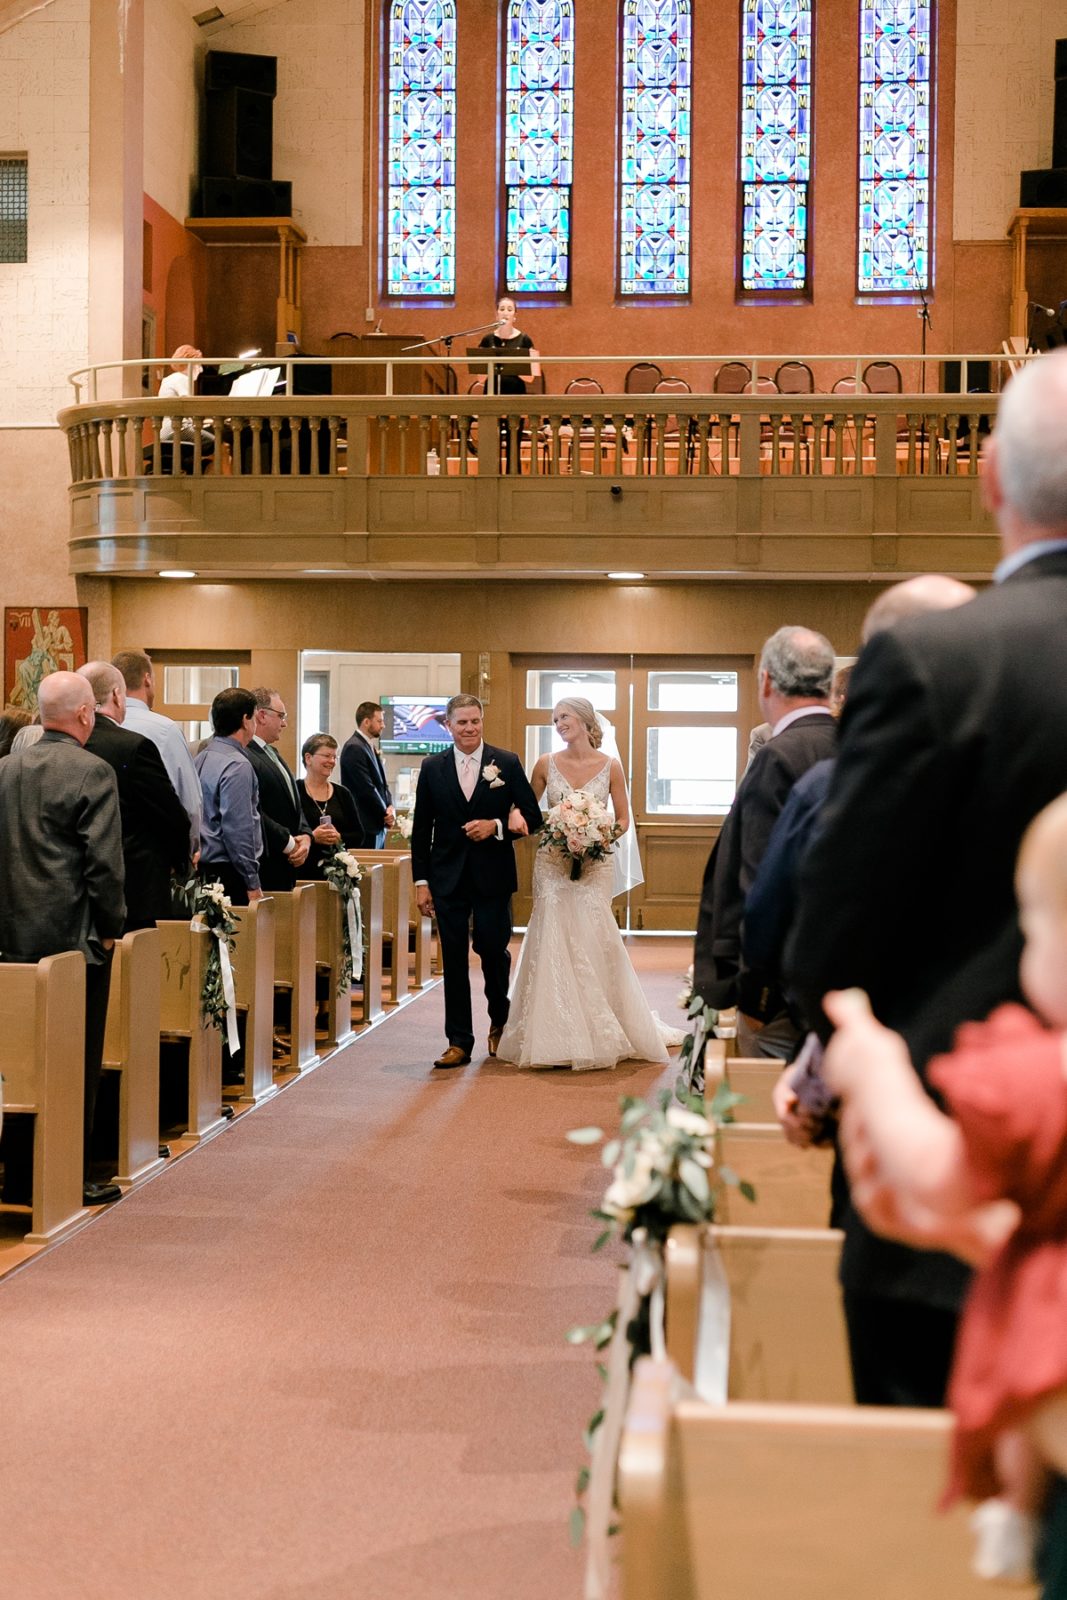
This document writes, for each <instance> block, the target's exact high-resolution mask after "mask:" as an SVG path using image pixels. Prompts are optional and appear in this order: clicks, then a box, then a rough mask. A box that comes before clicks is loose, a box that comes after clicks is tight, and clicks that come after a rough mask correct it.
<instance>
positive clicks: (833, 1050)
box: [822, 989, 911, 1096]
mask: <svg viewBox="0 0 1067 1600" xmlns="http://www.w3.org/2000/svg"><path fill="white" fill-rule="evenodd" d="M823 1010H824V1011H825V1012H826V1015H827V1016H828V1017H829V1019H830V1021H831V1022H832V1023H833V1024H834V1028H835V1029H836V1032H835V1033H834V1034H833V1037H832V1038H831V1040H830V1043H829V1044H828V1045H827V1047H826V1055H825V1057H824V1059H823V1064H822V1074H823V1077H824V1078H825V1079H826V1081H827V1083H828V1084H829V1085H830V1088H831V1089H833V1090H834V1092H835V1094H839V1095H843V1096H846V1095H848V1093H849V1091H850V1090H852V1089H854V1088H855V1087H856V1084H857V1082H858V1081H859V1079H861V1078H862V1077H863V1076H864V1075H865V1074H866V1073H869V1072H870V1071H871V1070H872V1068H881V1069H883V1070H885V1069H886V1068H887V1067H888V1068H889V1070H893V1068H894V1067H895V1066H897V1065H903V1066H905V1067H907V1068H908V1069H909V1071H910V1067H911V1063H910V1058H909V1056H908V1051H907V1047H906V1046H905V1044H904V1041H903V1039H902V1038H901V1037H900V1035H899V1034H898V1033H893V1032H892V1031H891V1030H890V1029H889V1028H883V1027H882V1024H881V1023H880V1022H879V1021H878V1020H877V1019H876V1017H875V1015H874V1012H873V1011H872V1010H871V1002H870V1001H869V1000H868V998H867V996H866V994H864V992H863V990H862V989H832V990H831V991H830V993H829V994H828V995H825V996H824V997H823Z"/></svg>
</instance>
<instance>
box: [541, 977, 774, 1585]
mask: <svg viewBox="0 0 1067 1600" xmlns="http://www.w3.org/2000/svg"><path fill="white" fill-rule="evenodd" d="M700 1006H701V1010H702V1011H703V1010H704V1009H705V1008H704V1007H703V1002H702V1001H701V1002H700ZM709 1009H710V1008H709ZM693 1014H694V1015H696V1013H695V1012H694V1013H693ZM691 1037H692V1036H691ZM675 1096H677V1101H676V1100H675ZM740 1099H741V1096H740V1095H736V1094H734V1093H732V1091H731V1090H730V1089H729V1088H728V1087H727V1085H726V1084H725V1083H720V1084H719V1086H718V1088H717V1089H716V1092H715V1096H714V1098H713V1099H712V1101H711V1104H710V1105H705V1102H704V1100H703V1098H702V1097H701V1096H700V1095H692V1094H688V1093H686V1092H684V1089H683V1084H682V1075H680V1077H679V1082H678V1084H677V1085H676V1086H675V1090H674V1092H673V1094H672V1091H670V1090H664V1091H663V1092H662V1093H661V1094H660V1096H659V1098H658V1100H657V1102H656V1104H655V1105H649V1104H648V1102H647V1101H645V1100H639V1099H635V1098H633V1097H631V1096H624V1097H623V1098H622V1100H621V1101H620V1107H621V1110H622V1124H621V1127H620V1130H619V1135H618V1137H617V1138H614V1139H609V1140H607V1142H606V1143H604V1146H603V1149H602V1150H601V1153H600V1159H601V1162H602V1164H603V1165H604V1166H605V1167H608V1168H610V1169H611V1173H612V1177H611V1182H610V1183H609V1185H608V1188H607V1190H606V1192H605V1194H604V1198H603V1200H602V1201H601V1203H600V1205H599V1206H598V1207H596V1208H595V1210H594V1211H593V1212H592V1215H593V1216H594V1217H596V1218H597V1219H598V1221H600V1222H601V1223H603V1224H605V1226H604V1227H603V1229H602V1231H601V1233H600V1235H599V1237H598V1238H597V1239H596V1241H595V1242H594V1244H593V1249H594V1250H600V1249H602V1248H603V1246H604V1245H605V1244H607V1243H608V1241H609V1240H611V1239H621V1240H622V1241H623V1242H624V1243H625V1244H628V1245H629V1246H630V1247H631V1253H630V1259H629V1262H628V1264H627V1266H626V1268H625V1270H624V1274H623V1278H622V1283H621V1287H620V1292H619V1296H618V1300H617V1303H616V1305H615V1307H614V1309H613V1310H612V1311H611V1312H610V1313H609V1314H608V1315H607V1316H606V1317H604V1318H603V1319H602V1320H601V1321H600V1322H595V1323H592V1324H591V1325H590V1326H588V1327H578V1328H571V1329H570V1331H569V1332H568V1334H567V1340H568V1342H569V1343H570V1344H575V1345H577V1344H584V1343H586V1342H592V1344H593V1345H594V1347H595V1349H596V1350H597V1351H598V1352H605V1353H606V1354H605V1357H604V1360H603V1361H602V1362H598V1365H597V1370H598V1371H599V1373H600V1376H601V1379H602V1380H603V1384H604V1396H603V1401H602V1404H601V1405H600V1407H599V1408H598V1410H597V1411H596V1412H595V1413H594V1415H593V1417H592V1418H591V1419H590V1421H589V1424H588V1426H587V1427H586V1430H585V1434H584V1442H585V1446H586V1449H587V1450H588V1451H589V1453H590V1455H591V1458H592V1459H591V1462H590V1464H589V1465H588V1466H583V1467H582V1469H581V1471H580V1472H579V1474H578V1480H577V1483H576V1485H575V1494H576V1504H575V1506H574V1508H573V1510H572V1512H571V1520H570V1532H571V1540H572V1542H573V1543H574V1544H576V1545H577V1544H579V1543H580V1542H581V1540H582V1537H583V1535H587V1538H588V1547H587V1562H586V1582H585V1600H604V1597H605V1596H606V1594H607V1590H608V1583H609V1576H610V1559H609V1554H608V1539H609V1536H610V1535H611V1534H613V1533H616V1532H617V1531H618V1524H617V1523H615V1522H613V1517H614V1514H615V1510H614V1508H615V1473H616V1465H617V1461H618V1454H619V1444H620V1440H621V1437H622V1428H623V1420H624V1417H625V1412H626V1406H627V1402H628V1398H629V1393H630V1374H631V1370H632V1367H633V1363H634V1362H635V1361H636V1359H637V1358H638V1356H641V1355H653V1356H656V1357H663V1356H664V1355H665V1353H666V1348H665V1343H664V1284H665V1279H666V1274H665V1264H664V1248H665V1246H666V1242H667V1236H668V1234H669V1233H670V1231H671V1229H672V1228H673V1227H674V1226H675V1225H676V1224H677V1223H697V1224H702V1223H709V1222H711V1221H712V1220H713V1219H714V1216H715V1208H716V1202H717V1199H718V1193H719V1191H720V1190H721V1187H722V1186H723V1185H725V1184H730V1185H732V1186H734V1187H736V1188H737V1189H739V1190H740V1192H741V1193H742V1194H743V1195H744V1196H745V1198H746V1199H748V1200H754V1199H755V1197H756V1196H755V1190H754V1189H753V1187H752V1185H751V1184H750V1183H746V1182H745V1181H743V1180H742V1179H741V1178H739V1177H738V1176H737V1174H736V1173H735V1172H733V1171H732V1170H731V1169H730V1168H728V1167H724V1166H721V1165H719V1166H718V1167H716V1164H715V1154H714V1143H715V1133H716V1129H717V1128H718V1127H720V1126H721V1125H722V1124H723V1123H726V1122H729V1121H730V1120H731V1115H732V1108H733V1106H734V1105H736V1104H737V1102H738V1101H739V1100H740ZM678 1102H680V1103H678ZM567 1138H568V1139H569V1140H570V1142H571V1143H572V1144H579V1145H593V1144H600V1143H601V1142H602V1141H604V1139H605V1134H604V1133H603V1131H602V1130H601V1129H600V1128H576V1129H574V1130H573V1131H572V1132H571V1133H569V1134H568V1135H567ZM707 1312H708V1315H707V1317H706V1319H702V1320H706V1323H707V1329H708V1333H709V1335H710V1337H711V1343H712V1348H711V1350H710V1351H709V1354H708V1357H707V1358H706V1359H707V1360H708V1362H709V1364H710V1365H712V1366H714V1367H717V1368H718V1369H720V1370H721V1382H722V1384H723V1386H725V1365H726V1359H727V1351H728V1335H727V1334H726V1333H725V1331H724V1320H723V1319H724V1304H723V1301H722V1297H721V1295H719V1294H717V1292H716V1290H715V1289H714V1288H713V1290H712V1295H711V1299H710V1301H709V1303H708V1306H707ZM725 1315H728V1302H727V1303H726V1307H725ZM583 1502H584V1503H583Z"/></svg>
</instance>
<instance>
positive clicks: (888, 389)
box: [862, 361, 904, 394]
mask: <svg viewBox="0 0 1067 1600" xmlns="http://www.w3.org/2000/svg"><path fill="white" fill-rule="evenodd" d="M862 377H863V382H864V383H865V384H866V385H867V392H868V393H869V394H900V393H901V391H902V390H903V388H904V381H903V379H902V378H901V376H900V368H899V367H898V366H897V364H896V362H895V361H868V363H867V365H866V366H865V367H864V369H863V374H862Z"/></svg>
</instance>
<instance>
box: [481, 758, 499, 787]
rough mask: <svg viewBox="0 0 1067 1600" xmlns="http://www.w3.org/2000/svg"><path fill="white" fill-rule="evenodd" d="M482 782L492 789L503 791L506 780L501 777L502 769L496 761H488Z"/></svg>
mask: <svg viewBox="0 0 1067 1600" xmlns="http://www.w3.org/2000/svg"><path fill="white" fill-rule="evenodd" d="M482 782H483V783H487V784H488V785H489V787H490V789H502V788H503V787H504V780H503V778H502V777H501V776H500V768H499V767H498V766H497V764H496V762H495V761H487V762H486V764H485V766H484V767H483V768H482Z"/></svg>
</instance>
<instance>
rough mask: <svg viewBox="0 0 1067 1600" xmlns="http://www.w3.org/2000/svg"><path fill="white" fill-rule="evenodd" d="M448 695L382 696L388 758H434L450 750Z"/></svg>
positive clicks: (384, 749)
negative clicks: (442, 751)
mask: <svg viewBox="0 0 1067 1600" xmlns="http://www.w3.org/2000/svg"><path fill="white" fill-rule="evenodd" d="M447 705H448V700H447V698H446V697H445V696H443V695H442V696H435V695H422V696H419V695H413V694H383V695H382V718H383V723H384V726H383V728H382V737H381V741H380V743H381V750H382V754H383V755H386V756H432V755H436V754H437V752H438V751H439V750H450V749H451V748H452V740H451V739H450V738H449V736H448V730H447V729H446V728H445V708H446V706H447Z"/></svg>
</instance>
